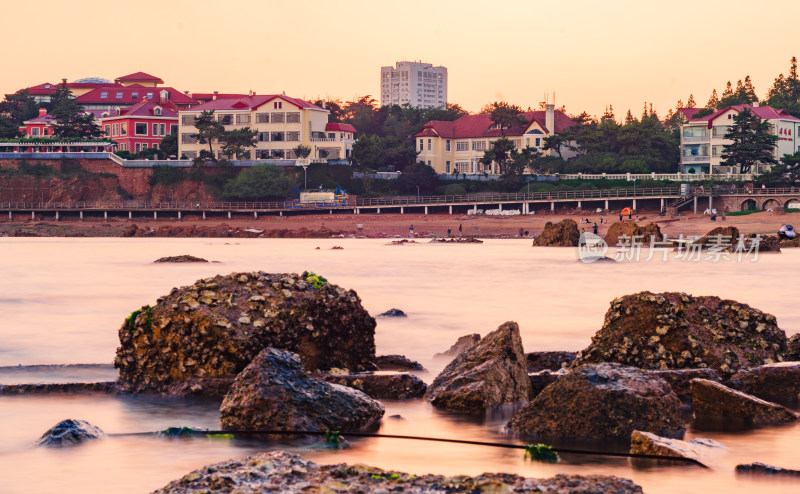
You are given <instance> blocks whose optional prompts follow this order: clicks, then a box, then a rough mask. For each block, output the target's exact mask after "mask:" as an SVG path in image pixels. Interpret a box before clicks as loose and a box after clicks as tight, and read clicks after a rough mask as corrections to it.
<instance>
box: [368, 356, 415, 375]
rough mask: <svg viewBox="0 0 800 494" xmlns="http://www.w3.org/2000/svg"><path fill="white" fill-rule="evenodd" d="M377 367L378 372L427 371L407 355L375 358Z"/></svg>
mask: <svg viewBox="0 0 800 494" xmlns="http://www.w3.org/2000/svg"><path fill="white" fill-rule="evenodd" d="M375 366H376V367H377V368H378V370H386V371H395V372H403V371H425V367H423V366H422V364H420V363H419V362H417V361H415V360H411V359H409V358H408V357H406V356H405V355H378V356H377V357H375Z"/></svg>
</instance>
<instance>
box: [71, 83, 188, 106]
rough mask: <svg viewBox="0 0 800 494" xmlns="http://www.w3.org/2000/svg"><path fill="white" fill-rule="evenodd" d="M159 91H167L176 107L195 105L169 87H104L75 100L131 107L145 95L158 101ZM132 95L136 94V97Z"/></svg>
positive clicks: (83, 102) (135, 85)
mask: <svg viewBox="0 0 800 494" xmlns="http://www.w3.org/2000/svg"><path fill="white" fill-rule="evenodd" d="M161 91H168V92H169V93H170V101H172V102H173V103H174V104H176V105H193V104H195V103H197V101H195V100H194V99H192V98H190V97H188V96H186V95H185V94H183V93H182V92H180V91H178V90H176V89H175V88H171V87H144V86H140V85H138V84H134V85H132V86H127V87H125V86H104V87H101V88H97V89H93V90H91V91H89V92H88V93H86V94H82V95H80V96H78V97H77V98H75V101H76V102H78V103H79V104H83V105H85V104H109V105H118V104H123V105H133V104H134V103H137V102H139V101H140V100H141V99H142V98H145V97H146V96H147V93H152V94H153V98H152V101H158V100H159V94H160V93H161ZM103 92H106V93H107V95H106V97H105V98H102V97H101V96H102V93H103ZM118 93H119V94H121V96H122V97H121V98H117V94H118ZM133 93H137V94H136V96H134V95H133ZM148 99H149V98H148Z"/></svg>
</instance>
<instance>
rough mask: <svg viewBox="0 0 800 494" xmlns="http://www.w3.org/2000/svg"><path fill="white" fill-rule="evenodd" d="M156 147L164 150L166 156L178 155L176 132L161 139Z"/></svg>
mask: <svg viewBox="0 0 800 494" xmlns="http://www.w3.org/2000/svg"><path fill="white" fill-rule="evenodd" d="M158 148H159V149H160V150H161V151H163V152H164V154H165V155H166V156H167V157H170V156H177V155H178V133H177V132H173V133H171V134H169V135H167V136H164V138H163V139H161V144H159V145H158Z"/></svg>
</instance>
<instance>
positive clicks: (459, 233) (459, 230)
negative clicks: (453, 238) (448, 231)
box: [458, 223, 462, 237]
mask: <svg viewBox="0 0 800 494" xmlns="http://www.w3.org/2000/svg"><path fill="white" fill-rule="evenodd" d="M461 233H462V230H461V223H459V224H458V236H459V237H460V236H461Z"/></svg>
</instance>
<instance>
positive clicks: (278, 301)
mask: <svg viewBox="0 0 800 494" xmlns="http://www.w3.org/2000/svg"><path fill="white" fill-rule="evenodd" d="M119 339H120V347H119V348H117V355H116V359H115V360H114V365H115V367H117V368H119V370H120V382H121V384H122V385H123V386H124V387H125V388H126V389H128V390H130V391H134V392H142V391H153V392H159V393H169V392H171V391H173V392H179V393H180V392H184V391H185V390H187V389H190V390H191V389H200V391H199V393H195V394H205V393H208V394H213V395H216V396H222V395H224V393H225V390H226V387H225V382H226V380H227V381H230V380H231V379H233V378H234V377H235V376H236V374H238V373H239V372H240V371H241V370H242V369H244V368H245V366H247V364H249V363H250V361H251V360H252V359H253V358H254V357H255V356H256V355H257V354H258V353H259V352H260V351H261V350H263V349H264V348H266V347H269V346H271V347H275V348H282V349H286V350H290V351H293V352H296V353H298V354H299V355H300V358H301V359H302V361H303V364H304V365H305V366H306V368H308V369H309V370H317V369H321V370H327V369H330V368H332V367H342V368H347V369H350V370H353V371H368V370H373V369H374V365H373V359H374V358H375V319H373V318H372V317H370V315H369V313H367V311H366V310H364V308H363V307H362V306H361V300H360V299H359V298H358V295H357V294H356V292H354V291H352V290H345V289H343V288H341V287H339V286H336V285H333V284H331V283H328V282H327V280H325V279H324V278H322V277H320V276H317V275H314V274H313V273H303V275H297V274H270V273H264V272H251V273H231V274H229V275H225V276H222V275H218V276H215V277H213V278H206V279H202V280H199V281H197V282H196V283H194V284H193V285H190V286H187V287H183V288H174V289H173V290H172V292H171V293H170V294H169V295H167V296H164V297H161V298H159V300H158V303H157V304H156V305H155V306H153V307H150V306H145V307H143V308H142V309H140V310H137V311H134V312H133V314H131V316H130V317H129V318H128V319H127V320H126V321H125V322H124V323H123V324H122V327H121V328H120V329H119Z"/></svg>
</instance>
